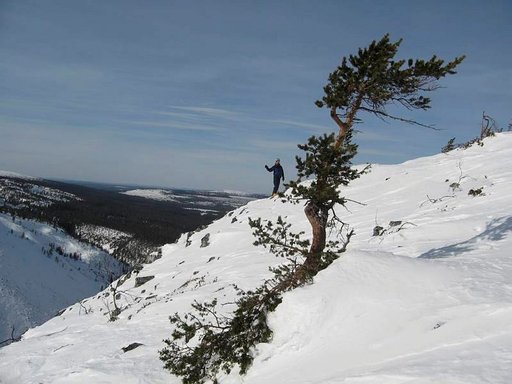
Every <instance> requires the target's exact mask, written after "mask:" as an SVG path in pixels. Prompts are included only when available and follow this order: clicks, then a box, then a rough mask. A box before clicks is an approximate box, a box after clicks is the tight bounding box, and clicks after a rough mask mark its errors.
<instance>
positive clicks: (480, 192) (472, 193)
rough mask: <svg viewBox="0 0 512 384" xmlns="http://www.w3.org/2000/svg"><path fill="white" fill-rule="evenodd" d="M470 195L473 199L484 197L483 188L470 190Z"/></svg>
mask: <svg viewBox="0 0 512 384" xmlns="http://www.w3.org/2000/svg"><path fill="white" fill-rule="evenodd" d="M468 195H469V196H473V197H476V196H483V195H484V193H483V187H480V188H476V189H470V190H469V192H468Z"/></svg>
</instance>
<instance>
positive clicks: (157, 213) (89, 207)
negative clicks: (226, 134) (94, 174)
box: [0, 171, 254, 265]
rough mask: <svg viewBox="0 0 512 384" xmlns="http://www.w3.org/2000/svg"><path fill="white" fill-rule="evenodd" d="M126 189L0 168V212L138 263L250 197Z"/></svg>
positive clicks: (134, 263) (215, 193) (200, 192)
mask: <svg viewBox="0 0 512 384" xmlns="http://www.w3.org/2000/svg"><path fill="white" fill-rule="evenodd" d="M129 188H130V187H126V186H115V187H114V186H113V185H109V184H99V183H94V187H92V186H84V185H80V184H71V183H66V182H60V181H50V180H43V179H35V178H30V177H25V176H21V175H17V174H14V173H12V172H6V171H2V172H0V212H4V213H7V214H14V215H16V216H19V217H24V218H31V219H36V220H40V221H43V222H47V223H51V224H55V225H57V226H59V227H61V228H64V229H65V230H66V231H67V232H68V233H69V234H70V235H72V236H75V237H77V238H79V239H82V240H86V241H89V242H91V243H93V244H95V245H97V246H99V247H103V248H104V249H108V250H109V251H110V252H112V253H113V255H114V256H115V257H116V258H118V259H119V260H121V261H123V262H125V263H127V264H130V265H136V264H139V263H142V262H148V261H152V260H154V259H155V255H156V253H157V251H158V250H157V248H158V247H159V246H161V245H163V244H166V243H172V242H174V241H176V240H177V239H178V237H179V236H180V235H181V234H182V233H185V232H190V231H193V230H195V229H197V228H198V227H201V226H204V225H206V224H209V223H211V222H212V221H213V220H215V219H217V218H219V217H222V216H223V215H224V214H225V213H226V212H228V211H230V210H232V209H235V208H237V207H239V206H241V205H243V204H246V203H247V202H248V201H250V200H251V199H254V197H247V196H232V195H229V194H227V193H225V192H205V191H182V190H175V191H174V190H173V191H164V190H161V191H162V192H161V193H162V194H163V195H165V196H170V194H171V193H172V194H173V196H176V199H174V200H173V199H159V200H158V199H148V198H147V197H148V195H147V193H148V192H143V193H142V194H141V193H138V194H137V193H132V192H130V191H128V189H129ZM141 191H148V190H141ZM120 192H121V193H120ZM144 193H146V195H144ZM120 233H122V234H123V236H119V234H120ZM110 235H112V236H113V237H111V236H110Z"/></svg>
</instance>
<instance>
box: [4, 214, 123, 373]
mask: <svg viewBox="0 0 512 384" xmlns="http://www.w3.org/2000/svg"><path fill="white" fill-rule="evenodd" d="M51 244H53V249H54V250H53V252H52V253H51V254H48V252H47V251H48V250H49V249H50V248H51V247H52V245H51ZM57 247H61V248H62V250H63V251H64V252H65V253H66V254H75V255H76V256H78V255H79V256H80V257H79V259H78V257H76V258H77V260H75V259H72V258H70V257H69V256H67V257H64V256H63V255H59V254H58V253H57V251H56V248H57ZM43 250H44V252H43ZM110 272H112V273H113V274H114V275H117V276H118V275H119V274H120V272H121V265H120V264H119V263H118V262H117V261H116V260H114V259H112V258H111V257H110V256H109V255H108V254H106V253H104V252H101V251H99V250H97V249H95V248H93V247H91V246H88V245H85V244H82V243H80V242H78V241H76V240H75V239H73V238H71V237H69V236H68V235H66V234H65V233H64V232H63V231H62V230H60V229H56V228H53V227H51V226H49V225H47V224H42V223H38V222H35V221H31V220H21V219H19V218H16V217H15V218H14V219H13V218H12V217H11V216H8V215H5V214H0V341H3V340H5V339H7V338H9V337H10V336H11V330H12V326H14V327H15V336H19V335H20V334H21V333H22V332H23V331H25V330H27V329H28V328H29V327H33V326H36V325H38V324H41V323H43V322H44V321H46V320H48V319H50V318H51V317H53V316H54V315H55V314H56V313H57V312H58V311H59V310H60V309H62V308H66V307H67V306H69V305H71V304H73V303H76V302H77V301H78V300H81V299H83V298H85V297H88V296H90V295H93V294H94V293H96V292H98V290H100V289H101V287H102V286H107V285H108V282H109V279H110ZM0 377H1V375H0Z"/></svg>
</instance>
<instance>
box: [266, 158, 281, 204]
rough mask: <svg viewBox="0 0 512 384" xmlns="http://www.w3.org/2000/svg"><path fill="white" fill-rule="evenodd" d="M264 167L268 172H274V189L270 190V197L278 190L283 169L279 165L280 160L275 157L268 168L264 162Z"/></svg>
mask: <svg viewBox="0 0 512 384" xmlns="http://www.w3.org/2000/svg"><path fill="white" fill-rule="evenodd" d="M265 169H266V170H267V171H269V172H274V190H273V191H272V197H274V196H275V195H277V191H278V190H279V183H280V182H281V179H283V181H284V170H283V167H282V166H281V160H279V159H277V160H276V163H275V164H274V165H273V166H272V167H270V168H269V167H268V166H267V165H266V164H265Z"/></svg>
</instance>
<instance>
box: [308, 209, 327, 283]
mask: <svg viewBox="0 0 512 384" xmlns="http://www.w3.org/2000/svg"><path fill="white" fill-rule="evenodd" d="M304 213H305V214H306V217H307V218H308V220H309V223H310V224H311V228H312V230H313V241H312V243H311V247H310V249H309V253H308V256H307V257H306V261H305V262H304V266H305V267H306V268H308V269H309V270H310V271H311V272H313V274H316V272H318V267H319V264H320V257H321V255H322V252H323V250H324V248H325V242H326V237H327V236H326V229H327V220H328V218H329V212H328V210H326V209H322V208H320V207H318V206H317V205H316V204H315V203H313V202H311V201H310V202H309V203H308V204H307V205H306V208H304Z"/></svg>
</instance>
